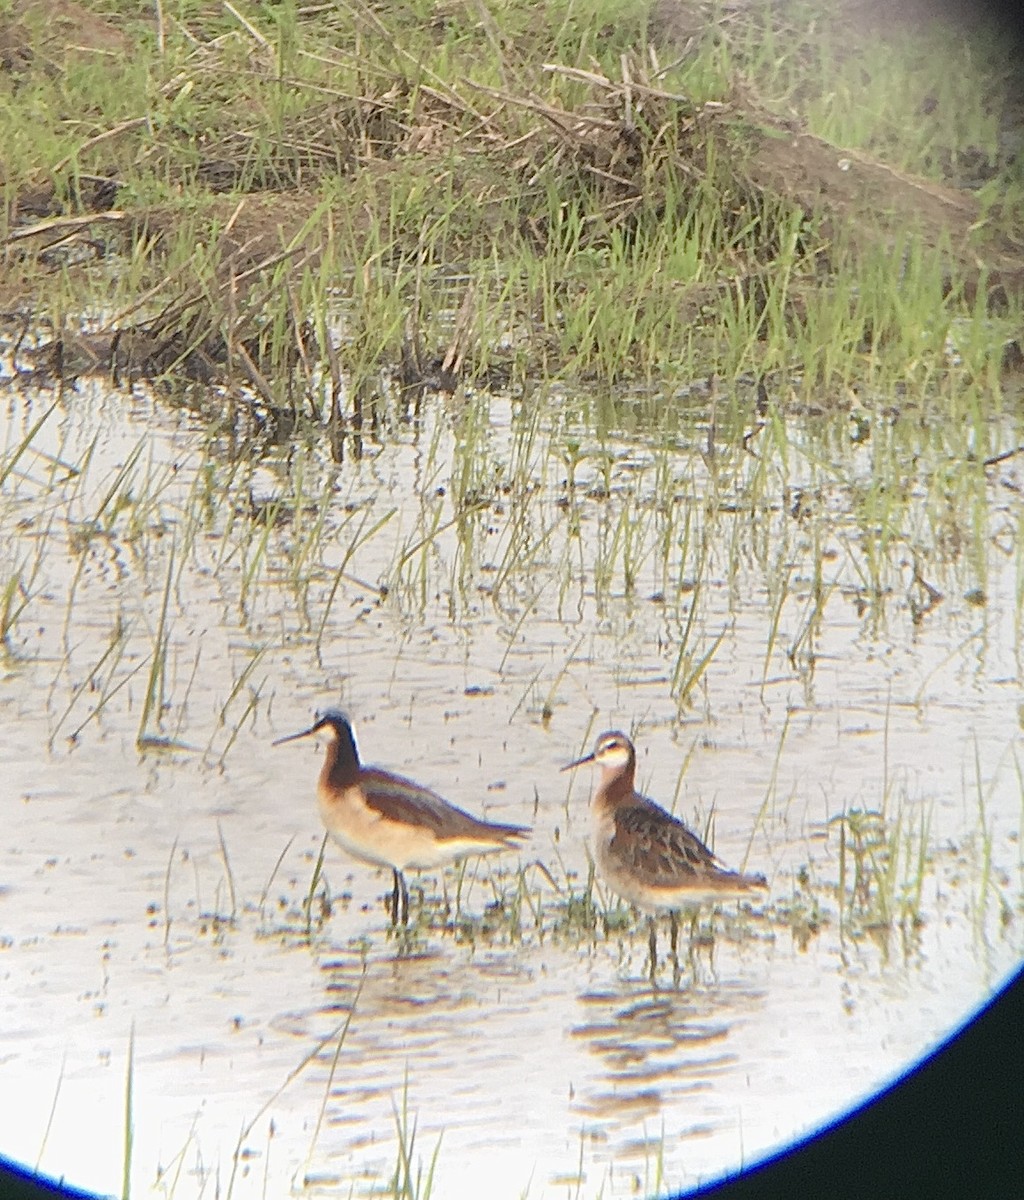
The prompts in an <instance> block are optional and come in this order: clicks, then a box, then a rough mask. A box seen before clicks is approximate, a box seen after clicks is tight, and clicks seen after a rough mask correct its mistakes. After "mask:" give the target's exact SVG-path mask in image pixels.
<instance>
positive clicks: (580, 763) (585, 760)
mask: <svg viewBox="0 0 1024 1200" xmlns="http://www.w3.org/2000/svg"><path fill="white" fill-rule="evenodd" d="M593 761H594V756H593V754H584V756H583V757H582V758H577V759H576V761H575V762H571V763H566V764H565V766H564V767H563V768H562V770H563V771H571V770H572V769H573V767H582V766H583V765H584V763H590V762H593Z"/></svg>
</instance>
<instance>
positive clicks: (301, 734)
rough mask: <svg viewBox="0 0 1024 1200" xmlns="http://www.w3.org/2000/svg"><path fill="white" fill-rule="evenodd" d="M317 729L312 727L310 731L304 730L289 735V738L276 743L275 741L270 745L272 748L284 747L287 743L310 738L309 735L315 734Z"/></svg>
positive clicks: (279, 739) (283, 738) (278, 740)
mask: <svg viewBox="0 0 1024 1200" xmlns="http://www.w3.org/2000/svg"><path fill="white" fill-rule="evenodd" d="M315 729H316V726H315V725H311V726H310V727H309V729H303V730H302V731H301V732H299V733H289V734H288V736H287V737H281V738H278V739H277V740H276V741H273V742H271V743H270V744H271V745H272V746H283V745H284V743H285V742H294V741H295V740H296V739H297V738H304V737H309V735H310V734H311V733H313V731H314V730H315Z"/></svg>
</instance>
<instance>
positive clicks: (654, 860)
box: [562, 731, 768, 974]
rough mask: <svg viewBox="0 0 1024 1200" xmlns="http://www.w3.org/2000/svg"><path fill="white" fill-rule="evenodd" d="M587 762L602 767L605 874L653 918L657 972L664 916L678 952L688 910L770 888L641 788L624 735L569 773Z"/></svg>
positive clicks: (599, 802) (597, 841) (597, 836)
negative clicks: (736, 867) (722, 858)
mask: <svg viewBox="0 0 1024 1200" xmlns="http://www.w3.org/2000/svg"><path fill="white" fill-rule="evenodd" d="M584 763H593V764H594V765H595V766H599V767H600V768H601V782H600V784H599V786H598V788H597V791H596V792H594V795H593V799H592V801H591V809H592V812H593V821H594V859H595V861H596V864H597V869H598V871H599V872H600V874H601V876H602V877H603V878H604V880H605V882H606V883H607V884H608V886H609V887H610V888H611V889H612V890H613V891H614V892H617V893H618V894H619V895H620V896H621V897H622V898H623V899H624V900H628V901H629V903H630V904H635V905H636V906H637V908H640V909H642V910H643V911H644V912H646V913H648V914H649V916H648V922H649V926H650V937H649V942H648V944H649V947H650V952H651V972H652V974H653V971H654V966H655V962H656V961H657V959H656V954H657V931H656V926H655V914H656V913H658V912H660V911H662V910H666V909H667V910H668V911H669V913H670V914H671V922H672V925H671V930H672V951H673V953H674V952H675V949H676V939H677V937H678V918H677V915H676V914H677V912H678V910H679V909H680V908H684V907H687V906H695V905H699V904H703V903H707V902H709V901H713V900H728V899H736V898H739V897H744V896H749V895H750V894H751V893H753V892H759V891H763V890H764V889H765V888H767V886H768V885H767V883H766V882H765V878H764V876H763V875H743V874H740V873H739V872H738V871H730V870H728V868H726V867H725V866H724V865H723V864H722V863H721V862H719V860H718V859H717V858H716V857H715V856H714V854H712V853H711V851H710V850H709V849H708V848H707V846H705V845H704V843H703V842H702V841H701V840H700V838H699V837H697V835H696V834H695V833H694V832H693V831H692V830H691V829H689V828H687V826H686V825H684V824H683V822H682V821H680V820H679V818H678V817H674V816H672V814H671V813H669V812H666V811H665V809H663V808H662V807H661V805H660V804H655V802H654V801H653V800H650V799H649V798H648V797H647V796H644V795H642V794H641V793H640V792H638V791H637V790H636V750H635V748H634V746H633V743H632V742H631V741H630V740H629V738H628V737H626V735H625V734H624V733H619V732H617V731H610V732H608V733H602V734H601V736H600V737H599V738H598V739H597V742H596V743H595V745H594V749H593V751H592V752H591V753H590V754H585V755H584V756H583V757H582V758H578V759H576V760H575V761H574V762H571V763H569V764H568V765H567V766H565V767H563V768H562V770H563V771H571V770H572V769H573V768H574V767H581V766H583V765H584Z"/></svg>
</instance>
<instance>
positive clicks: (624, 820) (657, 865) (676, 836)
mask: <svg viewBox="0 0 1024 1200" xmlns="http://www.w3.org/2000/svg"><path fill="white" fill-rule="evenodd" d="M608 851H609V853H610V854H611V855H612V856H614V857H615V858H616V859H617V860H618V861H619V862H620V863H621V864H622V867H623V868H624V869H625V870H627V871H629V872H630V874H632V875H634V876H635V877H636V878H638V879H643V880H644V881H645V882H646V883H647V884H648V885H649V886H650V887H656V888H666V889H670V888H676V887H685V886H687V885H688V884H693V883H695V882H697V881H699V880H703V879H706V878H708V877H709V876H711V875H717V874H720V873H722V871H723V870H724V868H723V867H722V865H721V864H720V863H719V862H718V860H717V859H716V858H715V856H714V855H713V854H712V853H711V851H710V850H709V849H708V848H707V846H705V845H704V843H703V842H702V841H701V840H700V838H698V837H697V835H696V834H695V833H693V832H691V830H689V829H687V827H686V826H685V825H684V824H683V822H682V821H680V820H679V819H678V818H676V817H673V816H672V815H671V814H670V813H667V812H666V811H665V810H664V809H663V808H661V807H660V806H659V805H657V804H655V803H654V802H653V801H652V800H647V799H646V798H638V800H637V802H636V803H635V804H630V805H628V806H625V805H624V806H621V807H619V808H617V809H616V810H615V833H614V835H613V836H612V839H611V842H610V844H609V846H608Z"/></svg>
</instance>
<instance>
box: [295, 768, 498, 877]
mask: <svg viewBox="0 0 1024 1200" xmlns="http://www.w3.org/2000/svg"><path fill="white" fill-rule="evenodd" d="M319 800H320V816H321V819H322V820H323V823H324V825H325V826H326V827H327V830H328V832H329V833H330V835H331V837H332V838H333V839H334V840H335V841H336V842H337V843H338V845H339V846H341V847H342V849H343V850H346V851H347V852H348V853H349V854H351V855H352V857H353V858H357V859H359V860H360V862H365V863H370V864H371V865H372V866H377V867H395V868H397V869H398V870H399V871H404V870H405V869H406V868H407V867H412V868H415V869H429V868H431V867H441V866H445V865H446V864H447V863H451V862H455V861H456V860H458V859H460V858H464V857H466V856H467V855H470V854H485V853H487V852H488V851H489V850H492V849H493V850H497V849H500V848H501V847H500V846H498V845H494V846H487V845H481V844H480V843H479V842H476V841H468V840H465V839H462V838H448V839H445V840H443V841H439V840H438V838H437V837H436V835H435V834H434V831H433V830H432V829H430V828H429V827H428V826H423V825H406V824H403V823H402V822H401V821H391V820H388V819H387V818H386V817H383V816H382V815H381V814H380V813H379V812H377V811H376V810H374V809H372V808H370V807H369V806H368V805H367V804H366V802H365V800H364V799H363V796H362V793H361V792H360V791H359V789H358V788H348V789H346V790H345V791H343V792H335V793H332V794H331V795H329V796H324V795H321V796H320V797H319Z"/></svg>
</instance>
